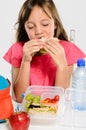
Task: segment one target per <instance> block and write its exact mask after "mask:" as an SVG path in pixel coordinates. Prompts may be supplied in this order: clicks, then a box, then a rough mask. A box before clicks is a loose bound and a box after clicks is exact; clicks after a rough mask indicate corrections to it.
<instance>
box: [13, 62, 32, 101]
mask: <svg viewBox="0 0 86 130" xmlns="http://www.w3.org/2000/svg"><path fill="white" fill-rule="evenodd" d="M29 77H30V62H29V61H25V62H22V64H21V67H20V68H14V67H13V68H12V84H13V92H14V96H15V98H16V101H18V102H21V101H22V93H24V92H25V91H26V89H27V87H28V86H29V81H30V80H29Z"/></svg>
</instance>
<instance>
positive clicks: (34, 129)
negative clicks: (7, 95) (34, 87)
mask: <svg viewBox="0 0 86 130" xmlns="http://www.w3.org/2000/svg"><path fill="white" fill-rule="evenodd" d="M13 104H14V107H16V106H17V105H18V104H17V103H15V102H13ZM44 129H47V130H86V127H85V128H81V127H73V126H66V125H60V124H54V125H50V126H48V125H46V126H43V125H41V126H40V125H39V126H37V125H33V126H32V125H31V124H30V127H29V129H28V130H44ZM0 130H10V128H9V123H8V122H7V123H2V124H0Z"/></svg>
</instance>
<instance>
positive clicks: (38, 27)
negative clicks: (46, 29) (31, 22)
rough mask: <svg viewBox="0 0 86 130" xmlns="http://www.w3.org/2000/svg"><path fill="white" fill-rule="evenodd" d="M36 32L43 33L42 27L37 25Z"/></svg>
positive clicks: (37, 33)
mask: <svg viewBox="0 0 86 130" xmlns="http://www.w3.org/2000/svg"><path fill="white" fill-rule="evenodd" d="M35 34H36V35H40V34H42V29H41V27H40V26H37V27H36V30H35Z"/></svg>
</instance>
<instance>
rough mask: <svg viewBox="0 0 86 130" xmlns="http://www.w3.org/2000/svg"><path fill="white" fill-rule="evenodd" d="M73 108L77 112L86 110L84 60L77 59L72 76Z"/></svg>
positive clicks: (85, 69)
mask: <svg viewBox="0 0 86 130" xmlns="http://www.w3.org/2000/svg"><path fill="white" fill-rule="evenodd" d="M72 88H73V89H75V90H74V93H73V95H72V99H73V106H74V108H75V109H77V110H86V67H85V60H84V59H79V60H78V61H77V67H76V69H75V71H74V73H73V76H72Z"/></svg>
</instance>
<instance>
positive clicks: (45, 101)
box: [43, 98, 51, 103]
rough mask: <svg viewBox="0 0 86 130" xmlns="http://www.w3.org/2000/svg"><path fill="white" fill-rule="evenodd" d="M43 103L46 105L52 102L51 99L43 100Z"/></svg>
mask: <svg viewBox="0 0 86 130" xmlns="http://www.w3.org/2000/svg"><path fill="white" fill-rule="evenodd" d="M43 102H44V103H50V102H51V99H50V98H45V99H44V100H43Z"/></svg>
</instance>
